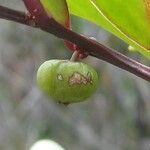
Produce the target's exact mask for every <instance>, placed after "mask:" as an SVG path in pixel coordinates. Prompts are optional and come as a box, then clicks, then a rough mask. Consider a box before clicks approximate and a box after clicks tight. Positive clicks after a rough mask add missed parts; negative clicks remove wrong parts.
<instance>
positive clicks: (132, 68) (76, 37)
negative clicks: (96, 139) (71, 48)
mask: <svg viewBox="0 0 150 150" xmlns="http://www.w3.org/2000/svg"><path fill="white" fill-rule="evenodd" d="M0 18H3V19H7V20H12V21H15V22H18V23H22V24H25V25H28V26H31V24H30V21H29V20H28V17H27V15H26V14H25V13H23V12H20V11H15V10H12V9H9V8H6V7H3V6H0ZM34 27H39V28H41V29H42V30H44V31H46V32H49V33H51V34H54V35H55V36H57V37H59V38H62V39H65V40H68V41H70V42H72V43H75V44H76V45H77V46H79V47H81V48H82V49H84V50H86V51H87V52H88V53H89V54H90V55H92V56H95V57H97V58H99V59H102V60H104V61H107V62H109V63H111V64H113V65H115V66H117V67H119V68H122V69H124V70H127V71H129V72H131V73H133V74H135V75H136V76H139V77H141V78H143V79H145V80H147V81H150V67H148V66H145V65H143V64H141V63H139V62H136V61H135V60H133V59H131V58H129V57H127V56H124V55H123V54H121V53H119V52H117V51H114V50H112V49H110V48H108V47H106V46H104V45H102V44H100V43H98V42H96V41H93V40H91V39H89V38H86V37H83V36H81V35H80V34H78V33H75V32H73V31H71V30H68V29H66V28H65V27H63V26H62V25H60V24H59V23H57V22H56V21H55V20H54V19H52V18H51V19H49V20H47V23H46V24H36V23H35V26H34Z"/></svg>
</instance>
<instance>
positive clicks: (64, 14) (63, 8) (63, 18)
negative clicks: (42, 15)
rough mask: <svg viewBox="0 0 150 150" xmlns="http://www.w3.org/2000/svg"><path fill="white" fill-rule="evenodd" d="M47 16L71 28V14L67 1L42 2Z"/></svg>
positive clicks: (44, 0) (51, 0)
mask: <svg viewBox="0 0 150 150" xmlns="http://www.w3.org/2000/svg"><path fill="white" fill-rule="evenodd" d="M40 2H41V4H42V6H43V8H44V10H45V11H46V12H47V14H48V15H49V16H51V17H53V18H54V19H55V20H56V21H58V22H59V23H60V24H62V25H64V26H65V27H69V26H70V23H69V12H68V6H67V3H66V0H40Z"/></svg>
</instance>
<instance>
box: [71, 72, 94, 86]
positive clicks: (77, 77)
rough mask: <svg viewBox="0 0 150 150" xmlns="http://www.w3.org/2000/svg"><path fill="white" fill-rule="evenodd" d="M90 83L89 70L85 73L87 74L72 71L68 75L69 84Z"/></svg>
mask: <svg viewBox="0 0 150 150" xmlns="http://www.w3.org/2000/svg"><path fill="white" fill-rule="evenodd" d="M88 83H90V84H92V83H93V81H92V76H91V74H90V72H88V73H87V75H86V76H85V75H82V74H80V73H79V72H74V73H73V74H72V76H70V77H69V85H71V86H72V85H80V84H84V85H86V84H88Z"/></svg>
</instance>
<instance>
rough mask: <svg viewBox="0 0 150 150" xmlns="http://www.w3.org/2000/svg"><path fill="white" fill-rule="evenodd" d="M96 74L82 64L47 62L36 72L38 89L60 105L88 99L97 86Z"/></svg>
mask: <svg viewBox="0 0 150 150" xmlns="http://www.w3.org/2000/svg"><path fill="white" fill-rule="evenodd" d="M98 81H99V77H98V74H97V72H96V71H95V70H94V69H93V68H92V67H91V66H89V65H87V64H85V63H82V62H71V61H69V60H49V61H46V62H44V63H43V64H42V65H41V66H40V68H39V69H38V72H37V83H38V85H39V87H40V88H41V89H42V90H43V91H44V92H45V93H47V94H48V95H49V96H51V97H52V98H54V99H55V100H56V101H57V102H60V103H75V102H80V101H84V100H85V99H86V98H88V97H90V96H91V95H92V94H93V93H94V92H95V90H96V88H97V86H98Z"/></svg>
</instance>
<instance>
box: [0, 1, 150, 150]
mask: <svg viewBox="0 0 150 150" xmlns="http://www.w3.org/2000/svg"><path fill="white" fill-rule="evenodd" d="M0 5H3V6H7V7H10V8H15V9H18V10H22V11H25V8H24V5H23V3H22V1H21V0H11V1H10V0H0ZM72 24H73V30H75V31H77V32H79V33H81V34H84V35H86V36H87V37H89V36H93V37H95V38H96V39H97V41H99V42H101V43H103V44H104V45H107V46H109V47H111V48H114V49H115V50H118V51H120V52H122V53H124V54H125V55H128V56H130V57H132V58H134V59H135V60H138V61H140V62H142V63H145V64H147V65H150V61H149V60H147V59H146V58H144V57H142V56H141V55H139V54H138V53H136V52H129V51H128V50H127V48H128V45H127V44H125V43H124V42H123V41H121V40H120V39H118V38H116V37H115V36H113V35H111V34H110V33H108V32H106V31H104V30H103V29H101V28H100V27H98V26H96V25H94V24H91V23H89V22H87V21H86V20H82V19H80V18H77V17H75V16H72ZM70 56H71V52H70V51H69V50H68V49H67V48H66V47H65V46H64V44H63V40H61V39H58V38H56V37H54V36H53V35H51V34H48V33H45V32H43V31H41V30H39V29H34V28H31V27H27V26H24V25H20V24H17V23H13V22H10V21H5V20H0V150H29V147H30V146H31V145H32V144H33V143H34V142H36V141H37V140H39V139H45V138H48V139H52V140H55V141H56V142H58V143H60V144H61V145H62V146H63V147H64V148H65V149H66V150H150V84H149V83H148V82H146V81H144V80H142V79H140V78H138V77H136V76H134V75H132V74H130V73H128V72H126V71H124V70H121V69H119V68H117V67H115V66H112V65H111V64H108V63H106V62H103V61H101V60H98V59H96V58H93V57H90V56H89V57H88V58H87V59H85V60H84V62H86V63H88V64H91V65H92V66H93V67H95V68H96V69H97V71H98V72H99V74H100V78H101V81H100V83H99V88H98V90H97V92H96V93H95V95H94V96H93V97H91V98H89V100H88V101H86V102H82V103H77V104H71V105H69V106H68V107H65V106H62V105H58V104H56V103H55V102H53V100H52V99H51V98H49V97H47V96H46V95H44V94H43V93H42V92H41V91H40V90H39V89H38V87H37V85H36V72H37V69H38V67H39V66H40V64H41V63H43V62H44V61H46V60H48V59H53V58H58V59H69V58H70Z"/></svg>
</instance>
